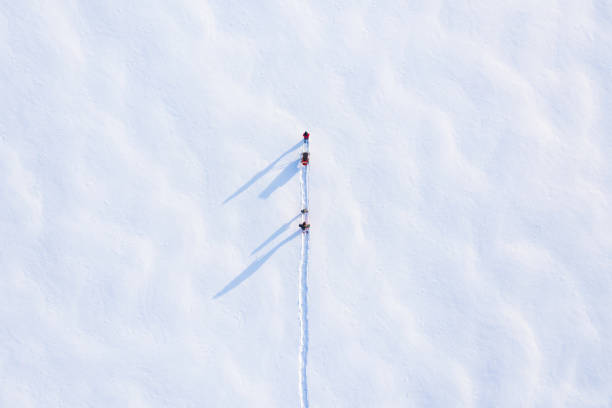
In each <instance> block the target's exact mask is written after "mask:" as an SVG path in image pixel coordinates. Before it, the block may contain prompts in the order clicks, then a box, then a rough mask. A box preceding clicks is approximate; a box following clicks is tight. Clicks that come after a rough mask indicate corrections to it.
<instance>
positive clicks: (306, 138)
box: [304, 132, 310, 140]
mask: <svg viewBox="0 0 612 408" xmlns="http://www.w3.org/2000/svg"><path fill="white" fill-rule="evenodd" d="M309 137H310V133H308V132H304V140H308V138H309Z"/></svg>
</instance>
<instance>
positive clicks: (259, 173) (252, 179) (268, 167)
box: [223, 142, 303, 204]
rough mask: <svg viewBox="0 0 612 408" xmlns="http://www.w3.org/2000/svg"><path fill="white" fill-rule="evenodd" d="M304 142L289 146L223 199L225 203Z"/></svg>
mask: <svg viewBox="0 0 612 408" xmlns="http://www.w3.org/2000/svg"><path fill="white" fill-rule="evenodd" d="M302 144H303V143H302V142H298V143H296V144H295V145H293V146H291V147H290V148H289V150H287V151H286V152H285V153H283V154H281V155H280V156H279V157H278V158H277V159H276V160H274V161H273V162H272V163H270V164H269V165H268V166H267V167H266V168H265V169H263V170H261V171H259V172H258V173H257V174H255V175H254V176H253V177H251V179H250V180H249V181H247V182H246V183H244V184H243V185H242V186H241V187H240V188H239V189H238V190H236V191H235V192H234V193H233V194H232V195H230V196H229V197H227V198H226V199H225V201H223V204H226V203H227V202H228V201H230V200H233V199H234V198H235V197H237V196H238V195H240V194H241V193H242V192H244V191H245V190H246V189H248V188H249V187H251V186H252V185H253V183H255V182H256V181H257V180H259V179H260V178H261V177H262V176H263V175H264V174H266V173H267V172H269V171H270V170H272V168H273V167H274V166H276V164H277V163H278V162H279V161H280V160H281V159H282V158H283V157H285V156H286V155H288V154H289V153H291V152H292V151H294V150H295V149H297V148H298V147H300V146H301V145H302Z"/></svg>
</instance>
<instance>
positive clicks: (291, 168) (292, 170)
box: [259, 160, 300, 199]
mask: <svg viewBox="0 0 612 408" xmlns="http://www.w3.org/2000/svg"><path fill="white" fill-rule="evenodd" d="M298 163H299V160H295V161H292V162H291V163H289V165H287V167H285V169H284V170H283V171H281V172H280V173H279V174H278V176H276V177H275V178H274V180H272V182H271V183H270V185H269V186H268V187H266V189H265V190H264V191H262V192H261V193H260V194H259V198H263V199H266V198H268V197H270V195H271V194H272V193H273V192H274V191H276V189H277V188H279V187H282V186H284V185H285V184H287V182H288V181H289V180H291V178H292V177H293V176H295V175H296V174H297V172H298V171H300V168H299V167H298Z"/></svg>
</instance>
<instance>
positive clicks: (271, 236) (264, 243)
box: [251, 213, 301, 255]
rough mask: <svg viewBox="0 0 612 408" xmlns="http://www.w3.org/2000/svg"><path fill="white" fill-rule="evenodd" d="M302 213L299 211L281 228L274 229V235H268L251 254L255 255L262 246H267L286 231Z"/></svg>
mask: <svg viewBox="0 0 612 408" xmlns="http://www.w3.org/2000/svg"><path fill="white" fill-rule="evenodd" d="M300 215H301V213H299V214H298V215H296V216H295V217H293V218H292V219H290V220H289V221H288V222H287V223H285V224H283V225H281V226H280V228H279V229H277V230H276V231H274V232H273V233H272V235H270V236H269V237H268V239H266V240H265V241H264V242H262V243H261V244H260V245H259V246H258V247H257V248H255V249H254V250H253V252H251V255H254V254H255V252H257V251H259V250H260V249H261V248H263V247H265V246H266V245H268V244H269V243H270V242H272V241H273V240H274V238H276V237H278V236H279V235H280V234H282V233H283V232H284V231H286V230H287V229H288V228H289V227H290V226H291V224H292V223H293V222H294V221H295V220H297V219H298V218H300Z"/></svg>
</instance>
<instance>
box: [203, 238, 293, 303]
mask: <svg viewBox="0 0 612 408" xmlns="http://www.w3.org/2000/svg"><path fill="white" fill-rule="evenodd" d="M298 235H300V231H299V230H298V231H295V232H294V233H293V234H291V235H289V236H288V237H287V238H285V239H284V240H282V241H281V242H279V243H278V244H277V245H276V246H275V247H274V248H272V249H271V250H270V251H268V252H267V253H266V254H265V255H264V256H262V257H261V258H258V259H256V260H255V261H253V262H252V263H251V264H250V265H249V266H247V267H246V269H245V270H244V271H242V272H241V273H240V275H238V276H236V277H235V278H234V279H232V281H231V282H230V283H228V284H227V285H225V287H224V288H223V289H221V290H220V291H219V293H217V294H216V295H215V296H214V297H213V299H217V298H218V297H221V296H223V295H225V294H226V293H227V292H229V291H230V290H232V289H234V288H235V287H236V286H238V285H240V284H241V283H242V282H244V281H245V280H247V279H248V278H249V277H250V276H251V275H253V274H254V273H255V272H256V271H257V270H258V269H259V268H261V266H262V265H263V264H264V263H266V261H267V260H268V259H270V257H271V256H272V255H274V253H275V252H276V251H278V250H279V248H280V247H282V246H283V245H285V244H286V243H288V242H289V241H291V240H293V239H295V238H296V237H297V236H298Z"/></svg>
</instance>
